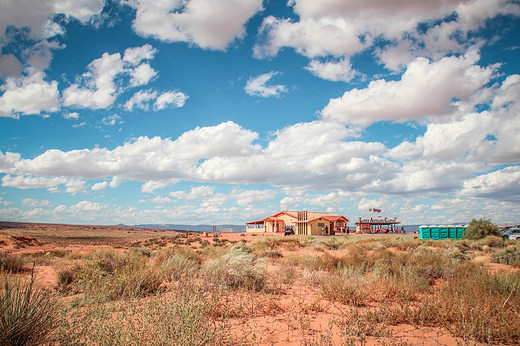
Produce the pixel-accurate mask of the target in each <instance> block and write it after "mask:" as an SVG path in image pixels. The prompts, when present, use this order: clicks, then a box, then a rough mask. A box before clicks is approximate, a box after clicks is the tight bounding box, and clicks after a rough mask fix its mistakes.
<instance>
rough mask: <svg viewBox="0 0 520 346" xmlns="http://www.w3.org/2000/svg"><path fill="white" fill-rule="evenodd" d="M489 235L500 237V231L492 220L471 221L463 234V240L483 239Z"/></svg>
mask: <svg viewBox="0 0 520 346" xmlns="http://www.w3.org/2000/svg"><path fill="white" fill-rule="evenodd" d="M489 235H494V236H499V235H500V231H499V230H498V227H497V225H495V224H493V223H492V222H491V221H490V220H486V219H482V218H481V219H480V220H475V219H473V220H471V222H470V223H469V225H468V227H466V230H465V231H464V233H463V234H462V238H463V239H482V238H485V237H487V236H489Z"/></svg>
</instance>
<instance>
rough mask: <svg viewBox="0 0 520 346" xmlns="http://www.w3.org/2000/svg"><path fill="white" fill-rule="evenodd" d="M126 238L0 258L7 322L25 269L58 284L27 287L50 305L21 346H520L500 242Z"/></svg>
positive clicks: (510, 266) (514, 290) (512, 279)
mask: <svg viewBox="0 0 520 346" xmlns="http://www.w3.org/2000/svg"><path fill="white" fill-rule="evenodd" d="M130 235H132V237H130V236H129V238H128V241H126V242H122V241H121V238H118V237H115V238H117V242H116V243H114V244H111V245H113V246H112V248H110V247H104V248H101V249H100V248H97V249H94V250H90V249H89V251H84V252H79V251H70V250H67V251H65V250H61V249H59V248H58V249H55V250H51V251H45V252H33V253H30V254H19V255H10V256H9V257H7V256H3V257H1V258H0V260H1V261H2V262H0V263H1V264H2V268H3V271H4V272H11V273H12V274H9V275H6V274H4V276H5V278H4V279H6V280H8V282H9V284H8V286H6V285H4V288H3V289H2V291H1V292H0V295H1V296H0V297H1V298H2V304H4V305H2V309H4V310H2V311H7V310H9V308H4V306H8V305H5V304H6V303H5V301H8V300H10V301H11V303H10V304H11V306H12V305H16V304H18V303H13V301H16V299H18V300H20V299H21V298H16V299H14V300H13V298H9V297H15V295H13V293H12V292H14V291H16V290H18V291H20V292H26V291H24V290H25V288H23V287H26V286H23V285H26V284H28V283H29V282H31V285H33V280H30V281H29V279H28V273H29V269H30V267H29V265H28V264H29V263H35V265H36V268H37V270H36V272H38V268H40V269H43V268H44V267H45V269H46V270H47V271H49V270H50V268H52V270H53V271H54V273H55V275H56V277H55V281H54V282H55V286H53V285H49V284H48V283H47V285H48V287H49V289H50V290H47V291H43V290H41V291H40V290H39V289H35V286H31V288H30V290H31V292H32V293H31V294H32V297H35V298H31V299H29V300H30V302H31V303H32V302H33V301H35V302H36V301H38V299H40V298H38V297H39V296H40V295H41V296H42V297H45V298H41V299H43V300H41V299H40V300H39V301H41V302H43V303H41V304H39V305H38V307H40V306H41V307H42V309H43V310H44V311H45V312H46V311H49V312H50V313H51V314H52V316H53V319H51V320H49V323H48V325H49V326H51V327H49V328H48V329H45V331H44V333H43V334H38V333H33V334H34V335H36V336H37V339H32V340H29V341H26V342H27V343H30V344H35V343H40V342H45V343H49V344H105V345H106V344H128V345H148V344H176V345H206V344H212V345H216V344H261V343H270V342H273V341H275V342H287V343H300V344H304V345H314V344H324V345H333V344H364V343H367V342H368V343H370V342H376V343H381V344H405V343H406V341H403V340H400V339H396V336H395V335H394V331H395V330H396V329H395V327H394V326H397V325H403V324H404V325H410V326H414V327H415V328H416V329H414V330H416V331H417V332H411V333H416V334H417V335H418V334H419V333H420V331H421V328H424V327H425V326H426V327H428V328H430V329H431V330H436V331H439V332H442V333H444V334H445V335H446V334H448V335H452V337H453V338H455V337H457V338H458V339H457V340H456V339H453V342H454V343H455V342H459V343H467V344H474V343H488V344H516V343H518V342H520V322H519V321H520V319H519V318H518V313H520V311H519V310H518V306H520V273H519V271H518V269H517V268H518V267H520V250H519V248H520V247H519V246H518V245H517V244H516V243H514V242H512V241H504V240H502V239H501V238H499V237H496V236H487V237H485V238H481V239H476V240H473V239H464V240H459V241H456V240H450V239H447V240H442V241H430V240H426V241H424V240H420V239H412V238H410V237H393V236H392V237H384V236H383V237H367V238H362V237H356V236H351V237H328V238H325V237H298V236H292V237H261V236H257V238H256V239H255V238H251V237H248V238H246V237H245V236H244V237H240V238H239V237H237V238H236V239H233V238H232V237H231V238H226V237H225V236H219V237H217V238H213V237H212V236H211V235H210V237H206V238H199V239H197V238H194V237H192V236H190V237H189V238H187V237H186V236H185V235H174V236H170V235H166V236H165V235H164V234H161V233H159V234H157V235H156V236H155V238H153V237H150V238H147V239H141V240H139V241H136V240H135V239H136V238H135V237H134V235H133V234H130ZM238 239H240V240H242V241H238V242H237V241H235V240H238ZM188 240H189V241H188ZM163 243H165V244H163ZM114 245H116V246H114ZM115 248H117V250H116V249H115ZM491 262H495V263H500V264H501V265H496V264H493V263H491ZM11 263H12V264H11ZM8 267H10V268H15V269H14V270H12V269H11V270H9V269H8ZM16 268H17V269H16ZM501 270H502V271H501ZM15 278H16V279H15ZM35 280H36V281H37V280H38V277H37V276H36V279H35ZM16 285H18V286H16ZM17 287H18V288H17ZM51 290H52V291H54V293H51ZM6 292H7V293H6ZM31 294H29V295H31ZM22 296H23V295H19V297H22ZM34 299H36V300H34ZM47 300H48V303H46V301H47ZM58 301H59V303H58ZM5 309H7V310H5ZM31 309H33V310H37V309H36V308H34V307H33V308H31ZM31 316H32V315H31ZM31 316H29V315H27V316H26V317H25V322H24V323H23V326H24V328H25V327H27V328H33V327H30V325H31V323H32V322H31V318H32V317H31ZM11 321H12V320H11ZM11 323H12V322H11ZM33 324H34V325H35V326H36V325H37V323H33ZM46 325H47V324H46ZM325 326H326V328H324V327H325ZM20 328H21V327H20ZM4 329H5V328H4ZM29 334H30V333H29ZM31 335H32V334H31ZM38 335H39V336H38ZM273 335H276V337H275V336H273ZM273 338H274V339H273ZM4 340H5V339H0V343H2V344H16V343H17V342H14V341H12V342H11V341H4ZM12 340H14V339H12ZM423 340H424V339H423Z"/></svg>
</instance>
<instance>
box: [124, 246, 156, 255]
mask: <svg viewBox="0 0 520 346" xmlns="http://www.w3.org/2000/svg"><path fill="white" fill-rule="evenodd" d="M128 250H129V251H131V252H136V253H138V254H140V255H143V256H146V257H150V256H151V255H152V252H151V251H150V249H148V248H146V247H144V246H139V247H131V248H129V249H128Z"/></svg>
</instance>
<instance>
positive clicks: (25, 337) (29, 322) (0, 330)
mask: <svg viewBox="0 0 520 346" xmlns="http://www.w3.org/2000/svg"><path fill="white" fill-rule="evenodd" d="M3 281H4V282H3V287H2V289H1V290H0V345H36V344H41V343H44V342H45V341H47V337H48V335H49V334H50V332H51V331H52V330H53V328H54V327H55V326H56V322H57V316H58V315H57V313H58V311H59V304H58V300H57V299H56V297H55V295H54V294H52V293H51V292H50V291H47V290H44V289H41V288H35V287H34V280H33V277H32V276H31V280H30V281H29V282H27V281H26V282H23V281H20V280H18V279H14V278H12V277H11V276H5V277H4V278H3Z"/></svg>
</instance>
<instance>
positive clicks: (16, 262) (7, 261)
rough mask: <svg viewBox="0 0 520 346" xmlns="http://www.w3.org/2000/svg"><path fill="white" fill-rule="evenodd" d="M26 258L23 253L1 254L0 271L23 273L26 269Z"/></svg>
mask: <svg viewBox="0 0 520 346" xmlns="http://www.w3.org/2000/svg"><path fill="white" fill-rule="evenodd" d="M26 263H27V262H26V259H25V258H24V257H22V256H21V255H6V254H0V272H7V273H21V272H22V271H24V270H26V268H25V264H26Z"/></svg>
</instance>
